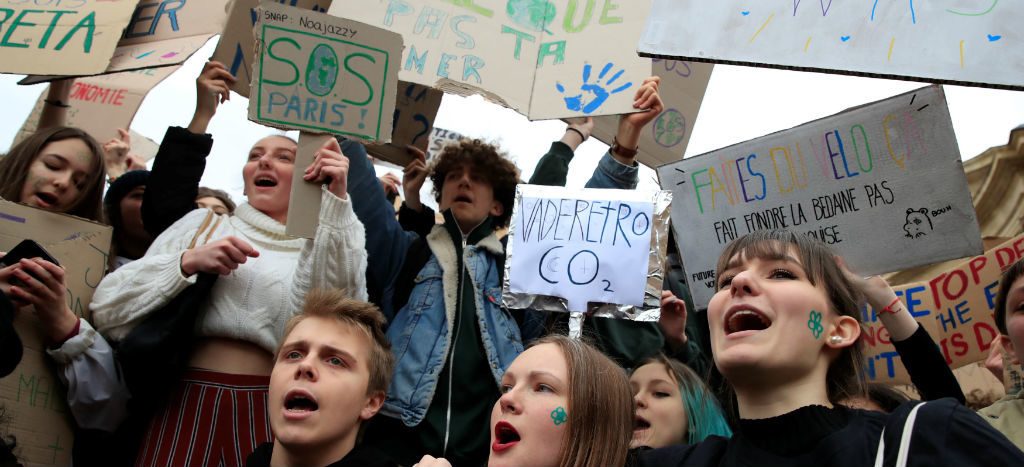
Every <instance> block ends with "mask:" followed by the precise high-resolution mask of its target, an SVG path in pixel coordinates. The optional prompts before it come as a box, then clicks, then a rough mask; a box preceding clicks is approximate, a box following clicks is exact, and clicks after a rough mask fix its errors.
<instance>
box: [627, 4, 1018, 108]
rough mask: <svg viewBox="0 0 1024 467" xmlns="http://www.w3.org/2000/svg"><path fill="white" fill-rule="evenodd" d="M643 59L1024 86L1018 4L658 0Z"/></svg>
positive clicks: (642, 46)
mask: <svg viewBox="0 0 1024 467" xmlns="http://www.w3.org/2000/svg"><path fill="white" fill-rule="evenodd" d="M653 1H654V3H653V6H652V7H651V14H650V16H648V18H647V26H646V28H645V29H644V33H643V35H642V36H641V39H640V43H639V46H638V51H639V52H640V55H641V56H647V57H661V58H675V59H679V60H701V61H710V62H714V63H730V64H743V65H747V64H753V65H757V66H768V67H773V68H788V69H798V70H813V71H824V72H828V73H840V74H851V75H863V76H872V77H879V76H882V77H894V78H900V79H912V80H917V81H927V82H932V83H934V82H941V83H950V84H971V85H976V86H990V87H998V88H1009V89H1024V44H1022V43H1021V40H1022V39H1024V36H1022V35H1021V33H1020V31H1021V30H1022V29H1021V25H1022V24H1024V2H1021V1H1020V0H1002V1H1000V0H929V1H921V0H917V1H914V0H886V1H880V0H863V1H835V0H802V1H801V0H760V1H749V0H714V1H708V0H705V1H696V0H653Z"/></svg>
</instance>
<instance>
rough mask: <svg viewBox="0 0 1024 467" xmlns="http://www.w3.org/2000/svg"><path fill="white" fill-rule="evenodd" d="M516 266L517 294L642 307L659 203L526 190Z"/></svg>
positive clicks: (581, 304)
mask: <svg viewBox="0 0 1024 467" xmlns="http://www.w3.org/2000/svg"><path fill="white" fill-rule="evenodd" d="M517 191H518V192H519V193H518V194H517V196H516V205H515V210H514V212H513V217H512V222H513V224H512V226H511V228H512V229H513V233H512V237H511V239H510V240H509V243H510V247H509V251H510V252H513V253H511V254H510V258H509V259H508V261H509V262H510V266H509V276H510V278H509V281H510V290H511V291H512V292H513V293H529V294H537V295H548V296H554V297H562V298H564V299H566V300H567V301H568V304H569V307H568V308H569V310H570V311H586V309H587V303H588V302H600V303H615V304H622V305H634V306H641V305H643V301H644V290H645V285H646V282H647V266H648V261H649V256H650V251H651V231H652V229H651V227H652V222H653V221H652V215H653V211H654V205H653V203H652V202H651V198H652V197H651V195H650V193H644V192H638V191H634V190H629V191H627V190H568V189H566V188H562V187H548V186H536V185H519V187H518V189H517Z"/></svg>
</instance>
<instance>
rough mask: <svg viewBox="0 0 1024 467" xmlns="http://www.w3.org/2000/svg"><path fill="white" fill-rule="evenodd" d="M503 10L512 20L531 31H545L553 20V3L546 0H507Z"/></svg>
mask: <svg viewBox="0 0 1024 467" xmlns="http://www.w3.org/2000/svg"><path fill="white" fill-rule="evenodd" d="M505 12H506V13H508V17H509V19H511V20H512V22H514V23H516V24H518V25H520V26H522V27H524V28H526V29H529V30H531V31H537V32H541V31H546V32H548V33H551V31H548V30H547V27H548V25H549V24H551V22H552V21H554V20H555V15H556V13H557V10H555V5H554V4H552V3H551V2H549V1H547V0H508V3H506V4H505Z"/></svg>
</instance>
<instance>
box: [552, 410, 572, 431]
mask: <svg viewBox="0 0 1024 467" xmlns="http://www.w3.org/2000/svg"><path fill="white" fill-rule="evenodd" d="M568 420H569V414H567V413H565V409H563V408H561V407H558V408H556V409H555V410H552V411H551V421H552V422H555V426H558V425H561V424H563V423H565V422H566V421H568Z"/></svg>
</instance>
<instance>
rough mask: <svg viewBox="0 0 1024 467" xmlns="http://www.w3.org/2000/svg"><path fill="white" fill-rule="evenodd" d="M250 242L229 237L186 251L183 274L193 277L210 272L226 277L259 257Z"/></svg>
mask: <svg viewBox="0 0 1024 467" xmlns="http://www.w3.org/2000/svg"><path fill="white" fill-rule="evenodd" d="M259 255H260V253H259V252H258V251H256V249H255V248H253V247H252V245H250V244H249V243H248V242H246V241H245V240H242V239H240V238H238V237H234V236H229V237H224V238H222V239H220V240H217V241H216V242H213V243H208V244H206V245H203V246H200V247H196V248H193V249H191V250H186V251H185V253H184V254H182V255H181V272H182V273H183V274H184V275H186V276H191V275H193V274H195V273H197V272H208V273H212V274H220V275H222V276H226V275H228V274H231V271H234V270H235V269H238V266H239V265H242V264H245V262H246V261H248V259H249V258H256V257H259Z"/></svg>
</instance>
